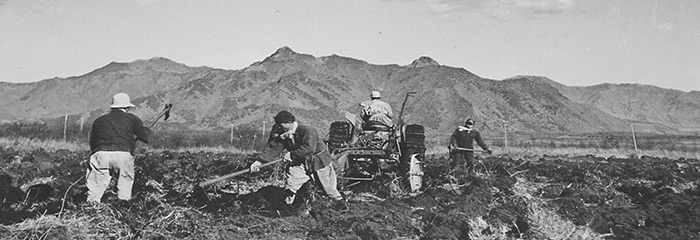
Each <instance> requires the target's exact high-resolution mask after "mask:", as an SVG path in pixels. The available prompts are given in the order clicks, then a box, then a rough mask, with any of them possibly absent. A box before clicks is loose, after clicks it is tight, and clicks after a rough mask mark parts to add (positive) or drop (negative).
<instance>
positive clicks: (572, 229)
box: [513, 178, 611, 239]
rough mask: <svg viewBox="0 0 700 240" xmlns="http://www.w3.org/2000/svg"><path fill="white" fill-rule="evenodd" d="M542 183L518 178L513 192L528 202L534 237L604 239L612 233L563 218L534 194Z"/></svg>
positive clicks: (531, 230)
mask: <svg viewBox="0 0 700 240" xmlns="http://www.w3.org/2000/svg"><path fill="white" fill-rule="evenodd" d="M541 184H542V183H533V182H528V181H526V180H525V179H524V178H517V182H516V183H515V185H513V193H514V194H515V195H516V196H518V197H522V198H524V199H525V202H526V203H527V207H528V215H527V217H528V222H529V223H530V227H531V229H530V231H529V232H528V235H530V236H531V237H532V238H533V239H604V237H606V236H610V235H611V234H600V233H596V232H595V231H593V230H592V229H591V228H590V227H589V226H588V225H585V226H577V225H576V224H574V223H573V222H571V221H568V220H565V219H562V218H561V217H560V216H559V215H558V214H557V213H556V209H550V208H548V207H547V204H546V202H545V201H544V200H543V199H540V198H536V197H533V196H532V193H534V192H535V191H536V190H537V189H538V185H541Z"/></svg>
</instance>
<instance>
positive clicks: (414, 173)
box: [400, 124, 425, 192]
mask: <svg viewBox="0 0 700 240" xmlns="http://www.w3.org/2000/svg"><path fill="white" fill-rule="evenodd" d="M401 149H402V151H401V152H402V156H401V163H400V169H401V175H402V176H404V183H405V184H406V185H407V186H408V188H409V189H410V190H411V192H416V191H418V190H419V189H420V188H421V187H422V178H423V164H422V161H423V159H425V128H423V126H422V125H418V124H411V125H406V127H405V129H404V134H403V142H402V143H401Z"/></svg>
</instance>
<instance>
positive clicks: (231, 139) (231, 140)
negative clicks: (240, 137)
mask: <svg viewBox="0 0 700 240" xmlns="http://www.w3.org/2000/svg"><path fill="white" fill-rule="evenodd" d="M229 142H230V144H231V145H233V123H231V138H230V140H229Z"/></svg>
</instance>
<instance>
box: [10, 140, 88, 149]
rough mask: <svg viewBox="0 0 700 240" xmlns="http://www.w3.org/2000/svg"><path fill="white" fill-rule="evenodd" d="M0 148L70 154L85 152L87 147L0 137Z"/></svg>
mask: <svg viewBox="0 0 700 240" xmlns="http://www.w3.org/2000/svg"><path fill="white" fill-rule="evenodd" d="M0 147H3V148H11V149H15V150H20V151H32V150H36V149H42V148H43V149H45V150H47V151H56V150H59V149H65V150H69V151H72V152H79V151H87V150H89V146H88V145H87V144H83V143H76V142H64V141H59V140H50V139H49V140H40V139H30V138H22V137H19V138H5V137H0Z"/></svg>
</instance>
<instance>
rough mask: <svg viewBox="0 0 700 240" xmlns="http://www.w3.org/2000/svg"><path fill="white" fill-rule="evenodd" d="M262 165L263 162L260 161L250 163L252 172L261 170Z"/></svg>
mask: <svg viewBox="0 0 700 240" xmlns="http://www.w3.org/2000/svg"><path fill="white" fill-rule="evenodd" d="M261 165H262V163H261V162H260V161H255V162H253V164H250V172H259V171H260V166H261Z"/></svg>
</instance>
